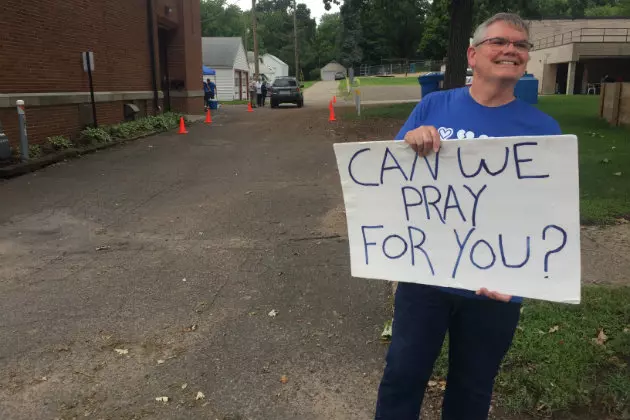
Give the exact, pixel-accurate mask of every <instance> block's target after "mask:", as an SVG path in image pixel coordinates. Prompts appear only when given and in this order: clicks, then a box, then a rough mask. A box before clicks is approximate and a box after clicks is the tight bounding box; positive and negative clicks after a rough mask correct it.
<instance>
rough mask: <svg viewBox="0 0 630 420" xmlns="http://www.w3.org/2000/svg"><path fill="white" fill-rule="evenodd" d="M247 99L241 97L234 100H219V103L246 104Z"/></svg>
mask: <svg viewBox="0 0 630 420" xmlns="http://www.w3.org/2000/svg"><path fill="white" fill-rule="evenodd" d="M248 102H249V101H248V100H246V99H242V100H239V99H237V100H234V101H219V103H220V104H221V105H247V103H248Z"/></svg>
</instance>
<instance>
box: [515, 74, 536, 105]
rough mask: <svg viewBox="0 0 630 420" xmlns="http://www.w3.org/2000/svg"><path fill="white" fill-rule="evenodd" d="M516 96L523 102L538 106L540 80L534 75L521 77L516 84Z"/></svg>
mask: <svg viewBox="0 0 630 420" xmlns="http://www.w3.org/2000/svg"><path fill="white" fill-rule="evenodd" d="M514 96H516V97H517V98H519V99H520V100H521V101H525V102H527V103H528V104H532V105H534V104H537V103H538V79H536V78H535V77H534V75H533V74H527V73H525V75H523V77H521V78H520V80H519V81H518V82H517V83H516V87H515V88H514Z"/></svg>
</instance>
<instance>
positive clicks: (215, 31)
mask: <svg viewBox="0 0 630 420" xmlns="http://www.w3.org/2000/svg"><path fill="white" fill-rule="evenodd" d="M245 29H246V25H245V22H244V21H243V12H242V11H241V9H240V8H239V7H238V6H235V5H231V4H228V3H227V0H203V1H202V2H201V34H202V36H243V35H244V34H245Z"/></svg>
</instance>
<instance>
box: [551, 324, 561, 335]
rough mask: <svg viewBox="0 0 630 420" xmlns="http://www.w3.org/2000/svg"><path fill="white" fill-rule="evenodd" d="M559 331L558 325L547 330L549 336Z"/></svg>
mask: <svg viewBox="0 0 630 420" xmlns="http://www.w3.org/2000/svg"><path fill="white" fill-rule="evenodd" d="M559 329H560V326H559V325H554V326H553V327H551V328H549V334H552V333H555V332H556V331H558V330H559Z"/></svg>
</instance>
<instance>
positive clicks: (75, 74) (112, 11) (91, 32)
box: [0, 0, 202, 145]
mask: <svg viewBox="0 0 630 420" xmlns="http://www.w3.org/2000/svg"><path fill="white" fill-rule="evenodd" d="M153 4H154V9H155V13H156V16H155V18H154V22H155V25H156V26H155V29H154V37H155V43H156V45H155V51H156V55H159V48H158V45H157V43H158V29H157V25H158V22H165V19H166V20H170V21H171V22H172V24H173V25H175V29H173V33H172V34H173V36H172V43H171V45H170V46H169V52H168V53H169V57H170V56H173V57H177V61H174V62H169V64H170V68H169V71H170V73H171V74H172V75H177V78H180V79H184V80H185V83H186V89H187V90H201V74H200V73H201V38H200V36H201V35H200V10H199V9H200V5H199V0H153ZM166 5H168V6H170V7H171V8H172V9H173V12H172V13H171V14H170V15H169V16H166V15H165V6H166ZM177 25H179V26H177ZM87 50H92V51H94V55H95V72H94V78H93V80H94V88H95V90H96V91H97V92H99V91H107V92H111V91H151V90H152V89H153V85H152V82H151V77H152V72H151V60H150V54H149V36H148V33H147V0H107V1H88V0H40V1H23V0H2V1H1V2H0V51H1V53H0V72H1V75H0V93H5V94H6V93H9V94H11V93H42V92H86V91H88V90H89V87H88V77H87V75H86V74H85V73H84V71H83V67H82V61H81V52H82V51H87ZM184 52H185V56H183V53H184ZM156 67H157V72H158V74H157V80H158V89H161V87H160V83H159V81H160V80H161V79H162V78H161V75H160V70H159V57H156ZM193 69H194V70H193ZM197 69H198V70H197ZM172 77H173V76H172ZM173 99H174V98H173ZM152 102H153V101H152V100H149V101H147V106H146V108H147V109H149V110H150V109H152V106H151V104H152ZM160 102H161V101H160ZM171 104H172V106H173V108H174V109H177V110H181V111H184V112H193V111H194V110H199V109H201V107H202V99H201V98H181V99H180V98H178V100H173V101H172V103H171ZM97 118H98V121H99V124H111V123H116V122H119V121H121V120H122V119H123V103H122V102H113V103H98V104H97ZM0 122H2V124H3V126H4V129H5V132H6V133H7V135H8V136H9V139H10V141H11V143H12V144H13V145H16V144H17V142H18V138H17V132H18V128H17V115H16V110H15V108H13V107H12V108H0ZM27 122H28V126H27V130H28V134H29V140H30V141H31V142H33V143H42V142H44V141H45V140H46V137H48V136H52V135H60V134H62V135H69V136H76V135H77V134H78V132H79V131H80V130H81V129H82V128H83V127H81V126H80V122H79V106H78V105H60V106H51V107H30V108H28V109H27Z"/></svg>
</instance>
